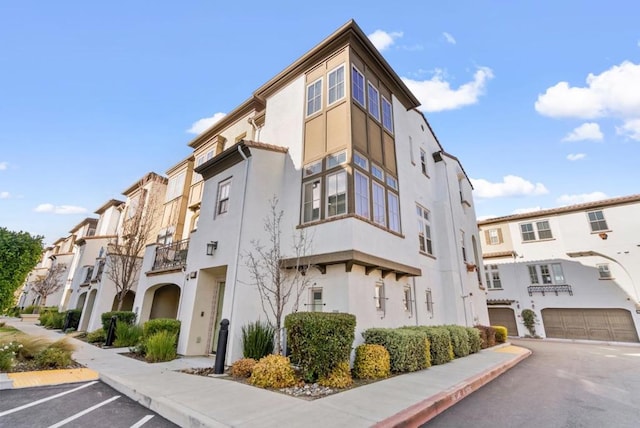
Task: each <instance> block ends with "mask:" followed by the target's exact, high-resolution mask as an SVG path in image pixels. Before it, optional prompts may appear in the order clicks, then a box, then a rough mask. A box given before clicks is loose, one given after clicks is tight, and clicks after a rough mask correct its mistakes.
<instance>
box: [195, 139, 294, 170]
mask: <svg viewBox="0 0 640 428" xmlns="http://www.w3.org/2000/svg"><path fill="white" fill-rule="evenodd" d="M250 148H252V149H259V150H267V151H271V152H277V153H287V152H288V149H287V148H286V147H280V146H275V145H272V144H266V143H260V142H257V141H244V140H240V141H238V142H237V143H236V144H234V145H233V146H231V147H229V148H228V149H226V150H225V151H223V152H222V153H220V154H219V155H216V156H214V157H213V158H211V159H209V160H208V161H206V162H205V163H203V164H202V165H200V166H198V167H196V168H195V169H194V171H195V172H197V173H198V174H201V175H202V177H203V178H204V179H205V180H207V179H209V178H211V177H213V176H214V175H216V174H218V173H220V172H221V171H224V170H225V169H229V168H231V167H232V166H234V165H236V164H238V163H240V162H242V161H243V160H244V159H243V158H242V155H241V154H240V152H239V151H242V153H243V154H244V155H245V156H246V157H249V156H251V155H252V154H251V150H250Z"/></svg>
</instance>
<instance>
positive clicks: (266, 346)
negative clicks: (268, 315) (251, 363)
mask: <svg viewBox="0 0 640 428" xmlns="http://www.w3.org/2000/svg"><path fill="white" fill-rule="evenodd" d="M274 337H275V329H274V328H273V327H272V326H271V325H269V324H268V323H266V322H261V321H256V322H252V323H249V324H247V325H245V326H242V353H243V355H244V357H245V358H253V359H254V360H259V359H260V358H262V357H265V356H267V355H269V354H271V353H272V352H273V346H274Z"/></svg>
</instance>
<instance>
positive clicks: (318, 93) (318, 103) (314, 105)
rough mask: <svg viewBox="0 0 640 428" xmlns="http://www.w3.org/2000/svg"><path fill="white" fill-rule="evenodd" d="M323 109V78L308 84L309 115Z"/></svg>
mask: <svg viewBox="0 0 640 428" xmlns="http://www.w3.org/2000/svg"><path fill="white" fill-rule="evenodd" d="M321 109H322V79H318V80H316V81H315V82H313V83H312V84H310V85H309V86H307V116H311V115H312V114H314V113H317V112H319V111H320V110H321Z"/></svg>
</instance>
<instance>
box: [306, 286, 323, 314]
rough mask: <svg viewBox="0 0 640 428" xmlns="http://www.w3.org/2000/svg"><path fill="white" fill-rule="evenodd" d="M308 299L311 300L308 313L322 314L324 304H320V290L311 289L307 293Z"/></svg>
mask: <svg viewBox="0 0 640 428" xmlns="http://www.w3.org/2000/svg"><path fill="white" fill-rule="evenodd" d="M309 297H310V300H311V303H310V304H309V306H310V311H311V312H322V309H323V307H324V303H323V302H322V288H316V287H314V288H312V289H311V292H310V293H309Z"/></svg>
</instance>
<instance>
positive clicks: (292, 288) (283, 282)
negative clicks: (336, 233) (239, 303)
mask: <svg viewBox="0 0 640 428" xmlns="http://www.w3.org/2000/svg"><path fill="white" fill-rule="evenodd" d="M283 216H284V211H282V210H279V209H278V198H277V197H275V196H274V197H273V198H272V199H271V200H270V211H269V214H268V215H267V216H266V217H265V218H264V230H265V232H267V235H268V237H269V243H268V244H267V245H262V244H261V243H260V241H258V240H252V241H251V245H252V246H253V250H252V251H248V252H247V253H246V254H245V264H246V266H247V268H248V269H249V272H250V276H251V280H252V283H251V284H252V285H255V286H256V288H257V289H258V293H259V294H260V303H261V305H262V311H263V312H264V314H265V316H266V317H267V320H268V322H269V324H271V325H272V326H273V327H274V328H275V329H276V332H277V334H276V338H275V344H274V345H275V346H274V347H275V352H276V353H278V354H281V353H282V340H281V334H280V333H281V330H282V327H283V317H284V315H285V310H286V307H287V305H288V304H289V302H291V310H292V311H293V312H297V311H298V309H299V306H300V298H301V297H302V294H303V293H304V291H305V289H306V288H307V287H308V285H309V284H310V281H311V279H310V277H309V275H307V273H308V271H309V268H310V267H311V265H309V264H308V263H306V262H305V261H304V260H306V258H305V256H306V255H307V254H308V253H309V252H310V248H311V240H310V239H308V237H307V235H306V233H305V232H304V231H303V230H302V231H298V232H297V233H294V236H293V242H292V250H293V257H292V258H289V259H288V260H289V263H287V266H286V267H287V268H288V269H285V263H284V259H283V256H282V245H281V235H282V218H283Z"/></svg>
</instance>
